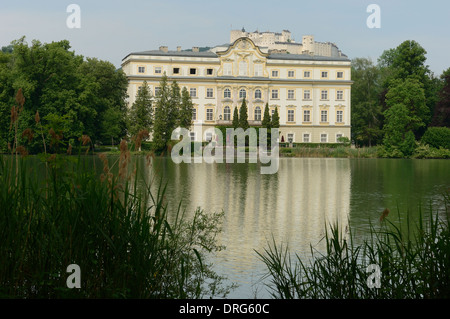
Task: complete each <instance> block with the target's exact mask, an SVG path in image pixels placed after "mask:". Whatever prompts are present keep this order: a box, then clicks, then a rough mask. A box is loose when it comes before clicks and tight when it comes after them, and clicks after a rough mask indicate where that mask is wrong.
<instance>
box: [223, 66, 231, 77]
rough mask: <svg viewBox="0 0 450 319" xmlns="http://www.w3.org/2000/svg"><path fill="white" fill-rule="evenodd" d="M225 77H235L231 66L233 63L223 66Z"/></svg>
mask: <svg viewBox="0 0 450 319" xmlns="http://www.w3.org/2000/svg"><path fill="white" fill-rule="evenodd" d="M223 75H228V76H230V75H233V68H232V66H231V63H225V64H224V65H223Z"/></svg>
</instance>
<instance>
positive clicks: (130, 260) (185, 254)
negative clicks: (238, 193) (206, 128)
mask: <svg viewBox="0 0 450 319" xmlns="http://www.w3.org/2000/svg"><path fill="white" fill-rule="evenodd" d="M19 102H21V100H20V101H19ZM15 110H16V109H14V111H15ZM13 115H14V117H12V122H11V123H12V127H13V125H16V122H17V117H16V114H15V112H14V114H13ZM36 124H40V118H39V113H36ZM16 128H17V126H16ZM16 131H17V130H16ZM49 134H50V135H51V137H52V138H53V142H54V143H58V141H59V140H60V139H61V138H62V136H61V135H60V134H59V133H57V132H55V131H53V132H49ZM41 135H42V139H43V143H44V147H45V138H44V136H43V133H42V130H41ZM23 136H24V137H29V136H30V137H31V130H28V131H26V132H24V133H23ZM16 137H17V132H16ZM143 137H144V134H143V135H142V136H141V137H140V138H143ZM91 144H92V141H91V139H90V138H89V136H82V137H81V138H80V140H79V146H78V156H73V155H72V156H66V155H61V154H47V149H46V150H45V152H46V153H45V154H44V155H45V156H38V157H35V158H32V157H29V156H28V157H24V156H20V154H19V151H20V149H18V145H17V138H15V142H14V146H13V151H12V154H11V155H8V156H1V155H0V229H1V232H0V258H1V262H0V297H1V298H73V297H74V298H203V297H214V296H221V297H225V296H226V295H227V294H228V293H229V291H230V289H231V287H232V286H225V285H222V282H223V281H224V280H225V277H222V276H220V275H218V274H216V273H215V272H214V271H213V270H212V265H211V264H210V263H208V262H206V256H207V255H208V254H211V253H216V252H218V251H220V250H222V249H223V248H224V247H222V246H219V245H217V242H216V236H217V234H218V233H219V232H220V231H221V229H220V225H221V221H222V217H223V213H215V214H206V213H205V212H203V211H202V210H201V209H200V208H199V209H197V210H196V211H195V214H194V219H193V220H192V219H188V218H186V217H185V215H184V212H183V211H182V210H181V205H178V210H175V211H169V209H168V205H167V204H166V203H165V200H164V198H165V187H164V184H163V182H162V181H161V183H160V184H159V187H158V188H157V193H156V194H154V191H153V190H152V189H151V187H150V185H148V184H147V183H146V182H145V181H146V178H147V176H140V172H139V171H138V170H137V169H136V167H134V169H131V166H130V165H131V163H132V158H131V155H130V152H129V150H128V146H127V142H126V141H122V143H121V145H120V149H121V153H120V156H119V159H117V160H116V159H114V161H113V162H112V163H111V161H110V159H109V158H108V157H107V156H105V155H102V154H100V155H99V156H100V160H101V163H102V164H103V168H102V169H103V170H102V173H101V174H98V172H97V170H96V168H95V165H92V161H95V158H96V157H92V156H89V157H84V156H82V155H81V148H82V146H85V145H89V147H90V145H91ZM72 147H74V146H72V145H69V148H68V153H72ZM88 150H89V148H88ZM92 152H93V151H92ZM22 155H25V154H22ZM38 159H41V160H42V161H41V162H39V164H36V161H37V160H38ZM31 161H33V162H31ZM117 161H118V164H117V166H115V165H116V163H117ZM30 163H32V165H31V164H30ZM147 164H148V165H150V164H151V157H150V156H149V157H148V158H147ZM169 215H170V216H171V217H172V219H173V221H171V219H170V218H169ZM70 264H77V265H79V267H80V269H81V288H79V289H78V288H74V289H70V288H68V287H67V285H66V279H67V277H68V276H69V275H70V274H69V273H67V272H66V269H67V266H69V265H70Z"/></svg>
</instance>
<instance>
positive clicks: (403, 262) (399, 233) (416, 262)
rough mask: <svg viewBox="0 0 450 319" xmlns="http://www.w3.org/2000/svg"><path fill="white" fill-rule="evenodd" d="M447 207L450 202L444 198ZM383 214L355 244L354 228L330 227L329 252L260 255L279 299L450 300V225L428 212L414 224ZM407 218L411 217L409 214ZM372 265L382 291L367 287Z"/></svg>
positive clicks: (284, 250) (274, 249)
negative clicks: (375, 267) (378, 274)
mask: <svg viewBox="0 0 450 319" xmlns="http://www.w3.org/2000/svg"><path fill="white" fill-rule="evenodd" d="M445 200H446V207H448V203H450V201H449V198H448V196H445ZM388 213H389V211H388V210H385V211H384V212H383V213H382V215H381V217H380V221H379V222H378V223H379V225H378V226H377V227H375V225H372V227H371V231H370V233H369V234H368V235H367V237H365V238H363V239H362V240H360V242H359V243H356V238H355V237H354V236H353V235H352V233H351V229H348V230H347V231H348V233H347V232H346V231H342V229H341V227H340V226H339V225H334V226H332V227H329V229H328V230H327V232H326V235H325V236H324V239H323V240H324V241H325V244H326V248H325V252H320V251H318V250H316V249H315V248H313V246H312V245H311V252H310V256H309V257H305V254H304V253H305V252H302V253H303V254H302V256H300V255H299V254H295V255H293V253H292V252H290V251H289V248H288V247H287V246H285V247H283V246H280V245H278V244H277V243H276V242H275V241H273V242H272V243H269V245H268V248H266V249H264V251H263V252H257V254H258V256H259V258H260V259H261V260H262V261H263V262H264V263H265V265H266V267H267V270H268V271H267V274H266V276H265V279H267V278H270V281H269V282H268V283H267V284H266V286H267V288H268V289H269V291H270V293H271V294H272V296H273V297H274V298H281V299H295V298H306V299H311V298H312V299H373V298H379V299H428V298H449V297H450V232H449V230H450V227H449V226H450V225H449V219H448V210H447V208H446V213H447V216H446V218H444V219H441V217H442V216H440V215H439V213H438V212H436V211H435V212H430V214H429V217H423V216H422V213H421V212H420V218H419V220H418V221H417V222H415V223H413V221H411V220H410V218H408V217H407V218H406V221H404V220H403V221H402V220H401V219H400V218H399V220H398V221H394V220H391V219H390V218H389V217H388ZM407 216H409V215H407ZM369 265H376V266H377V267H379V269H380V274H381V276H380V278H379V279H380V286H379V288H376V287H373V286H370V285H369V284H368V280H369V279H370V278H369V276H370V275H371V274H372V273H371V271H370V268H368V267H369Z"/></svg>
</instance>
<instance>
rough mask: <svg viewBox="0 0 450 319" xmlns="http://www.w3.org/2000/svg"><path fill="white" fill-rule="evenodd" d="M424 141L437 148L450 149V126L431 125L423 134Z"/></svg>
mask: <svg viewBox="0 0 450 319" xmlns="http://www.w3.org/2000/svg"><path fill="white" fill-rule="evenodd" d="M421 141H422V143H423V144H428V145H430V146H432V147H435V148H440V147H442V148H446V149H450V128H448V127H429V128H428V129H427V130H426V132H425V134H424V135H423V136H422V140H421Z"/></svg>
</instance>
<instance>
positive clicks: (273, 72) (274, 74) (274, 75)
mask: <svg viewBox="0 0 450 319" xmlns="http://www.w3.org/2000/svg"><path fill="white" fill-rule="evenodd" d="M272 77H274V78H277V77H278V70H273V71H272Z"/></svg>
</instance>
